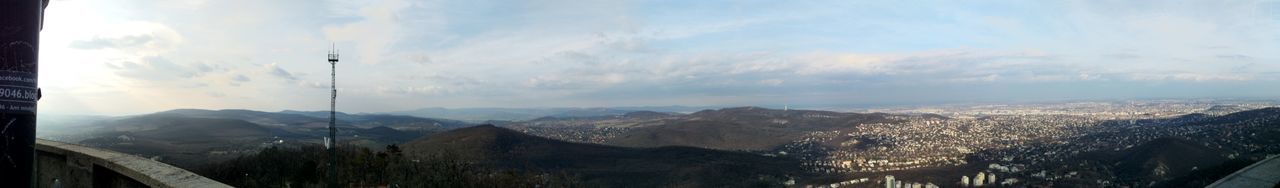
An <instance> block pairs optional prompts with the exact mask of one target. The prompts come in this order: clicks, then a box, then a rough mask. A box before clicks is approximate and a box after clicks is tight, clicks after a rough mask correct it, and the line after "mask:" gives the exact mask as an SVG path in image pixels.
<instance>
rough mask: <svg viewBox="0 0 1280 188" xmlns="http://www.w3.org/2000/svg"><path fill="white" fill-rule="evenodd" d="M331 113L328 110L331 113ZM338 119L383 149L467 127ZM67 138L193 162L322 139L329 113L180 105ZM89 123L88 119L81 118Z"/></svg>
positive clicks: (96, 124)
mask: <svg viewBox="0 0 1280 188" xmlns="http://www.w3.org/2000/svg"><path fill="white" fill-rule="evenodd" d="M326 115H327V113H326ZM345 117H347V118H349V119H351V120H350V121H339V122H338V136H339V141H340V142H341V144H345V145H356V146H363V147H369V148H375V149H378V148H382V147H383V146H385V145H387V144H399V143H404V142H408V141H410V140H413V139H415V138H418V137H421V136H422V135H425V134H429V133H434V132H440V131H444V130H447V129H452V128H456V127H461V126H464V125H465V124H463V123H461V122H460V121H452V120H438V119H428V118H418V117H411V116H400V115H377V114H360V115H347V116H345ZM87 123H88V124H89V125H79V127H82V129H85V130H82V131H77V132H76V133H74V134H72V136H64V137H74V138H67V140H74V141H75V142H76V143H79V144H84V145H88V146H94V147H99V148H105V149H111V150H116V151H121V152H125V153H131V154H137V155H141V156H144V157H153V158H156V159H158V160H160V161H162V162H166V163H170V164H174V165H177V166H180V167H192V166H197V165H200V164H203V163H208V162H216V161H220V160H226V159H230V158H234V157H236V156H240V155H243V154H249V153H253V152H256V151H257V150H259V149H261V148H263V147H269V146H274V145H281V144H283V145H292V144H306V143H310V144H318V143H322V140H323V138H324V137H326V136H327V135H328V128H327V126H328V118H320V117H312V116H307V115H300V114H289V113H272V112H260V111H251V110H198V109H179V110H170V111H163V112H157V113H152V114H145V115H136V116H126V117H114V118H96V119H93V121H92V122H87ZM80 124H85V123H80Z"/></svg>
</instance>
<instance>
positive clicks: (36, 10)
mask: <svg viewBox="0 0 1280 188" xmlns="http://www.w3.org/2000/svg"><path fill="white" fill-rule="evenodd" d="M47 4H48V1H41V0H0V184H4V185H5V187H10V186H12V187H34V186H35V143H36V100H37V99H39V98H40V91H39V89H37V88H36V86H37V85H36V73H37V67H38V65H39V64H38V63H37V61H36V60H37V57H38V55H39V49H40V48H39V47H40V46H39V44H40V29H41V22H43V16H44V6H45V5H47Z"/></svg>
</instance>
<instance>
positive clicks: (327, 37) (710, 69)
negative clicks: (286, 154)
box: [39, 0, 1280, 115]
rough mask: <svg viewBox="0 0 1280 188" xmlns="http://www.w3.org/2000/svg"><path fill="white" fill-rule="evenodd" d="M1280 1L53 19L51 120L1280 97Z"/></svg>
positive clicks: (117, 4)
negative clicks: (333, 61) (333, 93)
mask: <svg viewBox="0 0 1280 188" xmlns="http://www.w3.org/2000/svg"><path fill="white" fill-rule="evenodd" d="M1277 31H1280V1H1085V0H1081V1H843V0H837V1H682V0H676V1H625V0H617V1H593V0H587V1H560V0H538V1H487V0H464V1H432V0H424V1H406V0H388V1H355V2H352V1H315V0H272V1H262V0H216V1H215V0H166V1H152V0H54V1H53V2H52V3H51V4H50V5H49V7H48V8H47V10H46V12H45V23H44V30H43V31H42V32H41V39H40V57H39V58H40V65H41V67H40V73H39V76H40V83H39V84H40V87H41V88H42V90H43V98H42V99H41V100H40V102H39V112H40V113H57V114H96V115H123V114H141V113H150V112H156V111H163V110H169V109H175V108H201V109H253V110H264V111H277V110H285V109H291V110H327V109H328V107H329V106H328V105H329V103H328V102H329V93H328V92H329V84H330V83H329V71H330V70H329V68H330V66H329V64H328V62H326V61H325V60H324V59H322V58H321V57H324V56H325V54H327V53H328V52H329V50H330V48H331V46H332V47H336V48H337V49H338V50H339V53H340V54H341V57H340V59H341V61H340V62H339V63H338V64H337V69H338V70H337V87H338V90H339V93H338V98H337V100H338V104H337V105H338V109H339V111H346V112H386V111H399V110H410V109H417V108H426V107H446V108H467V107H609V106H666V105H684V106H736V105H779V104H789V105H795V106H856V105H869V104H925V103H948V102H1001V101H1053V100H1091V99H1131V98H1224V97H1225V98H1232V97H1262V98H1275V97H1280V87H1278V86H1280V56H1278V55H1277V54H1280V53H1276V52H1280V32H1277Z"/></svg>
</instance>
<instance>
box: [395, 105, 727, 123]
mask: <svg viewBox="0 0 1280 188" xmlns="http://www.w3.org/2000/svg"><path fill="white" fill-rule="evenodd" d="M707 108H708V107H686V106H655V107H608V108H422V109H416V110H407V111H395V112H388V113H389V114H397V115H410V116H417V117H429V118H444V119H455V120H464V121H471V122H483V121H489V120H496V121H525V120H532V119H537V118H542V117H554V118H576V117H598V116H619V115H625V114H626V113H629V112H636V111H654V112H663V113H682V112H693V111H698V110H703V109H707Z"/></svg>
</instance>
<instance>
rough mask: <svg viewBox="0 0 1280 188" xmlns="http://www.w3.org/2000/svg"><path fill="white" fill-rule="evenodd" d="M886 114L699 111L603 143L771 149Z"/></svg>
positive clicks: (747, 109)
mask: <svg viewBox="0 0 1280 188" xmlns="http://www.w3.org/2000/svg"><path fill="white" fill-rule="evenodd" d="M891 116H892V115H888V114H878V113H873V114H860V113H840V112H830V111H814V110H778V109H767V108H759V107H737V108H724V109H719V110H703V111H699V112H696V113H693V114H689V115H686V116H682V117H680V118H678V119H676V120H662V122H661V123H660V124H658V125H655V126H645V127H637V128H634V129H631V130H630V131H627V132H626V133H623V134H621V135H619V136H617V137H614V138H613V139H611V140H609V141H607V142H606V144H610V145H618V146H627V147H660V146H693V147H702V148H711V149H722V150H771V149H774V148H775V147H778V146H780V145H782V144H786V143H788V142H791V141H793V140H795V139H797V138H799V137H801V136H803V135H804V134H807V133H809V132H813V131H828V130H843V129H849V128H853V127H855V126H857V125H859V124H864V123H878V122H891V121H896V120H893V119H891V118H890V117H891Z"/></svg>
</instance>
